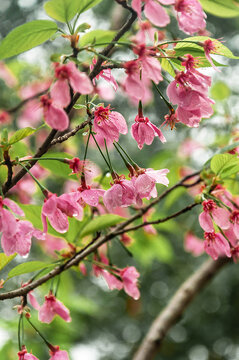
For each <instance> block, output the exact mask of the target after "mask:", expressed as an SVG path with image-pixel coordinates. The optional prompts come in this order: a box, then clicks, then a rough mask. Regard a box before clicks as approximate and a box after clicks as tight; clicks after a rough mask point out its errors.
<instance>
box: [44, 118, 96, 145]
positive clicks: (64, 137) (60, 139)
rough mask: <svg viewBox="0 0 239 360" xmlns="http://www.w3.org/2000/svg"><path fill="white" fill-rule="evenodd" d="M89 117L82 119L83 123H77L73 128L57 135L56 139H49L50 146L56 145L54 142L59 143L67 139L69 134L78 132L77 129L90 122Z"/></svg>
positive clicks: (72, 134)
mask: <svg viewBox="0 0 239 360" xmlns="http://www.w3.org/2000/svg"><path fill="white" fill-rule="evenodd" d="M90 121H91V120H90V119H89V120H86V121H84V122H83V123H81V124H80V125H77V126H76V127H75V128H74V129H73V130H71V131H69V132H68V133H66V134H64V135H62V136H58V137H57V138H56V139H54V140H52V141H51V144H50V145H51V146H53V145H56V144H60V143H62V142H64V141H66V140H68V139H69V138H70V137H71V136H74V135H75V134H76V133H78V131H80V130H82V129H84V128H85V127H86V126H87V125H89V123H90Z"/></svg>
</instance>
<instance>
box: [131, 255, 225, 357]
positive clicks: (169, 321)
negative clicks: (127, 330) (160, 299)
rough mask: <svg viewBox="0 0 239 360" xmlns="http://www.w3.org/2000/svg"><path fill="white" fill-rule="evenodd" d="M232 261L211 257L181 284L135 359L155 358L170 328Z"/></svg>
mask: <svg viewBox="0 0 239 360" xmlns="http://www.w3.org/2000/svg"><path fill="white" fill-rule="evenodd" d="M230 261H231V259H229V258H220V259H219V260H217V261H214V260H212V259H209V260H207V261H205V262H204V263H203V264H202V265H201V267H200V268H199V269H198V270H197V271H196V272H195V273H194V274H193V275H191V276H190V277H189V278H188V279H187V280H186V281H185V282H184V283H183V284H182V285H181V286H180V288H179V289H178V290H177V292H176V293H175V295H174V296H173V297H172V298H171V300H170V302H169V303H168V305H167V306H166V307H165V308H164V309H163V311H162V312H161V313H160V314H159V315H158V317H157V318H156V319H155V320H154V321H153V323H152V325H151V327H150V329H149V331H148V333H147V334H146V336H145V338H144V340H143V342H142V344H141V345H140V347H139V349H138V351H137V352H136V354H135V355H134V357H133V360H152V359H154V356H155V354H156V352H157V350H158V349H159V346H160V345H161V343H162V340H163V338H164V337H165V336H166V334H167V332H168V331H169V329H170V328H171V327H172V326H173V325H174V324H175V323H176V322H177V321H178V319H179V318H180V317H181V316H182V314H183V312H184V311H185V310H186V309H187V307H188V306H189V304H190V303H191V302H192V301H193V299H194V297H195V296H196V295H197V294H198V293H199V292H200V290H201V289H202V288H203V287H204V286H205V285H206V284H207V283H208V281H209V280H211V278H213V277H214V276H215V275H216V274H217V273H218V271H219V270H220V269H221V268H222V267H223V266H224V265H226V264H228V263H229V262H230Z"/></svg>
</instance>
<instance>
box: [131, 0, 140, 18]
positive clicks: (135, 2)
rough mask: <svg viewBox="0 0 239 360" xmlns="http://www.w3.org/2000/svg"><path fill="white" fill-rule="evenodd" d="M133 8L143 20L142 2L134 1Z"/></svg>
mask: <svg viewBox="0 0 239 360" xmlns="http://www.w3.org/2000/svg"><path fill="white" fill-rule="evenodd" d="M131 6H132V8H133V9H134V10H135V11H136V12H137V14H138V17H139V18H141V7H142V0H133V1H132V4H131Z"/></svg>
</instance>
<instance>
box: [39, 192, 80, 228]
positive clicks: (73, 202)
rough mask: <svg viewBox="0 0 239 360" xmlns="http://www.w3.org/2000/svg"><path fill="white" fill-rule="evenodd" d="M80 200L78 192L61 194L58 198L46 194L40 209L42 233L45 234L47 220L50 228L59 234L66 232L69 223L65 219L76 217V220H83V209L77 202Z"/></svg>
mask: <svg viewBox="0 0 239 360" xmlns="http://www.w3.org/2000/svg"><path fill="white" fill-rule="evenodd" d="M79 199H80V194H79V193H78V192H72V193H70V194H63V195H61V196H59V197H57V196H56V194H51V193H47V198H46V199H45V200H44V205H43V207H42V223H43V231H44V232H45V233H47V221H46V218H48V220H49V222H50V224H51V226H52V227H53V228H54V229H55V230H56V231H58V232H59V233H65V232H67V231H68V228H69V222H68V219H67V217H68V216H69V217H73V216H74V217H77V219H78V220H82V218H83V208H82V207H81V205H80V204H79V203H78V202H77V201H78V200H79Z"/></svg>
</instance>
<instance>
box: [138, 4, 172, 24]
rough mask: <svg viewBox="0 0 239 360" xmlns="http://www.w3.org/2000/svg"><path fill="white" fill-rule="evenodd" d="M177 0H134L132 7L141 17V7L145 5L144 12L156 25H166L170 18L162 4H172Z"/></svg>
mask: <svg viewBox="0 0 239 360" xmlns="http://www.w3.org/2000/svg"><path fill="white" fill-rule="evenodd" d="M174 2H175V0H147V1H145V0H133V1H132V8H133V9H134V10H135V11H136V12H137V14H138V17H139V18H141V9H142V6H143V5H144V13H145V16H146V18H147V19H149V20H150V21H151V22H152V23H153V24H154V25H156V26H161V27H165V26H166V25H168V24H169V22H170V18H169V16H168V14H167V12H166V11H165V9H164V8H163V7H162V6H161V5H160V4H163V5H172V4H174Z"/></svg>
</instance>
